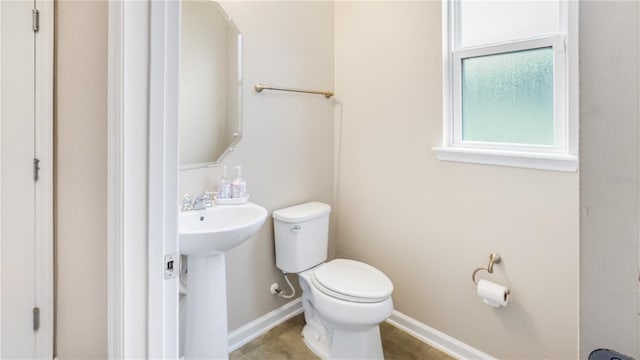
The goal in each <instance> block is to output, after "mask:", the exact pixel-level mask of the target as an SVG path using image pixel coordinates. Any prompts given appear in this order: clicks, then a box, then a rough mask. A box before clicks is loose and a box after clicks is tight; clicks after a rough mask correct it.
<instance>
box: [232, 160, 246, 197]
mask: <svg viewBox="0 0 640 360" xmlns="http://www.w3.org/2000/svg"><path fill="white" fill-rule="evenodd" d="M235 169H236V171H237V173H236V179H235V180H233V182H232V183H231V197H232V198H245V197H247V182H246V181H245V180H244V179H243V178H242V166H236V167H235Z"/></svg>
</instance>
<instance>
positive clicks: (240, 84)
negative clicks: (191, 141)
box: [178, 0, 244, 170]
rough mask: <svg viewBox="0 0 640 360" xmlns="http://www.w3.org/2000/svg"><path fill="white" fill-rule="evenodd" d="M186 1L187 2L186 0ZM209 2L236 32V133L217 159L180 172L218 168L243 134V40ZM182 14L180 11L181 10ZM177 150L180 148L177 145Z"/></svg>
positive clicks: (221, 11) (234, 26) (230, 19)
mask: <svg viewBox="0 0 640 360" xmlns="http://www.w3.org/2000/svg"><path fill="white" fill-rule="evenodd" d="M187 1H188V0H187ZM183 2H184V1H180V6H181V7H182V3H183ZM211 2H212V3H213V4H214V5H215V6H216V7H217V9H218V11H220V14H222V16H223V17H224V19H225V20H226V21H227V23H228V24H229V25H230V26H231V27H232V28H233V30H235V32H236V34H237V35H236V41H237V44H238V52H237V54H236V56H237V59H238V60H237V65H238V74H237V79H238V87H237V92H238V109H237V111H238V121H237V131H236V132H234V133H233V134H232V135H233V137H234V139H233V140H232V141H231V143H230V144H229V146H227V148H226V149H225V150H224V151H223V152H222V154H220V156H218V158H217V159H215V160H213V161H208V162H200V163H188V164H182V163H180V170H193V169H203V168H212V167H217V166H220V165H221V164H222V161H223V160H224V159H225V158H226V157H227V155H228V154H229V153H231V152H233V151H234V150H235V148H236V146H237V145H238V143H239V142H240V140H241V139H242V133H243V121H242V118H243V116H242V115H243V114H242V108H243V107H242V100H243V99H242V93H243V85H244V77H243V66H244V58H243V41H242V40H243V38H242V33H241V32H240V29H238V26H237V25H236V23H235V22H234V21H233V19H232V18H231V17H230V16H229V15H228V14H227V12H226V11H224V9H223V8H222V6H221V5H220V3H218V2H217V1H214V0H211ZM181 12H182V10H181ZM179 39H180V41H182V40H181V39H182V27H181V28H180V36H179ZM178 122H180V118H178ZM179 128H180V127H179V126H178V130H179ZM178 148H180V146H179V144H178ZM178 161H180V156H179V155H178Z"/></svg>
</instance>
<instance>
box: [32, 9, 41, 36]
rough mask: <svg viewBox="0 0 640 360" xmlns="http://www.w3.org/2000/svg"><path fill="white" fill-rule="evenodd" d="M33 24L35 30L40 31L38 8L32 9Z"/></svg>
mask: <svg viewBox="0 0 640 360" xmlns="http://www.w3.org/2000/svg"><path fill="white" fill-rule="evenodd" d="M31 25H32V26H33V32H38V29H40V12H39V11H38V9H33V10H31Z"/></svg>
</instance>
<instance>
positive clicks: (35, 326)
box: [33, 307, 40, 331]
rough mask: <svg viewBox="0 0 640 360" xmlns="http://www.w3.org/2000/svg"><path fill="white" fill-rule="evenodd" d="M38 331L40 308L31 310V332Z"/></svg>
mask: <svg viewBox="0 0 640 360" xmlns="http://www.w3.org/2000/svg"><path fill="white" fill-rule="evenodd" d="M38 329H40V308H37V307H34V308H33V331H38Z"/></svg>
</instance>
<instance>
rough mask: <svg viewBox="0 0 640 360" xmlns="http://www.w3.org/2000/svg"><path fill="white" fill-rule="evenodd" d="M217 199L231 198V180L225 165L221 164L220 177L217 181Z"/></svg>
mask: <svg viewBox="0 0 640 360" xmlns="http://www.w3.org/2000/svg"><path fill="white" fill-rule="evenodd" d="M217 198H218V199H229V198H231V182H229V174H228V173H227V165H223V166H222V178H221V179H220V181H219V182H218V195H217Z"/></svg>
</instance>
